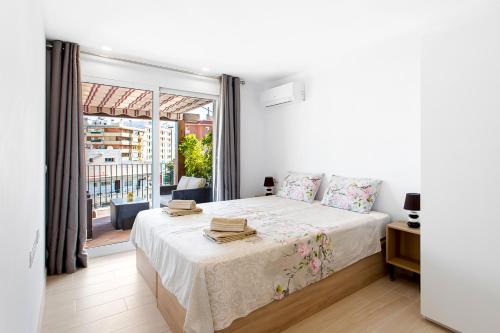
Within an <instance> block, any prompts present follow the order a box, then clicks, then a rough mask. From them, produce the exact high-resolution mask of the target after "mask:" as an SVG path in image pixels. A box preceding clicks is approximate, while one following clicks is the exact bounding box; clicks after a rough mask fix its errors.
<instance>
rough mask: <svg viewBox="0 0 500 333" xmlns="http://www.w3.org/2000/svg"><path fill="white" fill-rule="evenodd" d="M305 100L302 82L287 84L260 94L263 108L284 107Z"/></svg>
mask: <svg viewBox="0 0 500 333" xmlns="http://www.w3.org/2000/svg"><path fill="white" fill-rule="evenodd" d="M304 99H305V89H304V84H303V83H302V82H297V81H294V82H289V83H286V84H282V85H280V86H277V87H274V88H271V89H268V90H266V91H264V92H263V93H262V102H263V103H264V106H265V107H272V106H278V105H285V104H289V103H293V102H299V101H303V100H304Z"/></svg>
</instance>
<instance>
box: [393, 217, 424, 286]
mask: <svg viewBox="0 0 500 333" xmlns="http://www.w3.org/2000/svg"><path fill="white" fill-rule="evenodd" d="M385 238H386V240H385V244H386V253H385V255H386V262H387V263H388V264H389V275H390V277H391V280H394V267H399V268H403V269H406V270H408V271H410V272H413V273H414V274H420V229H416V228H410V227H409V226H408V225H407V224H406V223H405V222H404V221H398V222H392V223H389V224H388V225H387V227H386V236H385Z"/></svg>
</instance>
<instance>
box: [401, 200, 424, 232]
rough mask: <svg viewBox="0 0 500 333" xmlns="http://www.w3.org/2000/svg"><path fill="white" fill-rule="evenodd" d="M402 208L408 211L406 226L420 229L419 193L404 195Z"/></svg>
mask: <svg viewBox="0 0 500 333" xmlns="http://www.w3.org/2000/svg"><path fill="white" fill-rule="evenodd" d="M403 208H404V209H405V210H409V211H410V213H409V214H408V218H409V220H408V226H409V227H410V228H420V222H419V221H418V217H419V216H418V212H419V211H420V193H406V199H405V205H404V207H403Z"/></svg>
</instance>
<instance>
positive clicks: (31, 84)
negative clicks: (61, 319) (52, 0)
mask: <svg viewBox="0 0 500 333" xmlns="http://www.w3.org/2000/svg"><path fill="white" fill-rule="evenodd" d="M38 9H39V8H38V2H36V1H29V0H16V1H8V2H5V3H3V4H2V10H1V11H0V45H1V48H2V51H1V52H0V72H1V75H0V100H1V101H2V107H1V108H0V114H1V116H0V117H1V118H0V119H1V121H2V125H3V126H2V130H1V131H0V159H1V162H0V184H1V190H0V211H1V217H0V267H1V274H0V331H1V332H16V333H17V332H19V333H21V332H23V333H24V332H26V333H32V332H36V330H37V325H38V320H39V317H40V308H41V303H42V299H43V293H44V286H45V272H44V267H45V242H44V239H45V232H44V231H45V199H44V197H45V174H44V165H45V37H44V31H43V24H42V20H41V17H40V15H39V10H38ZM37 231H39V242H38V245H37V246H36V248H35V252H36V254H35V256H34V262H33V266H32V267H31V268H29V256H30V251H31V250H32V246H33V243H34V241H35V235H36V232H37Z"/></svg>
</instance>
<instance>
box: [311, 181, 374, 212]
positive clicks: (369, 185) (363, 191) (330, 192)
mask: <svg viewBox="0 0 500 333" xmlns="http://www.w3.org/2000/svg"><path fill="white" fill-rule="evenodd" d="M380 183H381V181H380V180H376V179H370V178H349V177H342V176H335V175H333V176H332V178H331V179H330V182H329V183H328V188H327V189H326V191H325V194H324V195H323V200H322V201H321V204H323V205H325V206H330V207H335V208H341V209H347V210H350V211H353V212H358V213H369V212H370V210H371V209H372V207H373V204H374V203H375V198H376V196H377V192H378V189H379V186H380Z"/></svg>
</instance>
